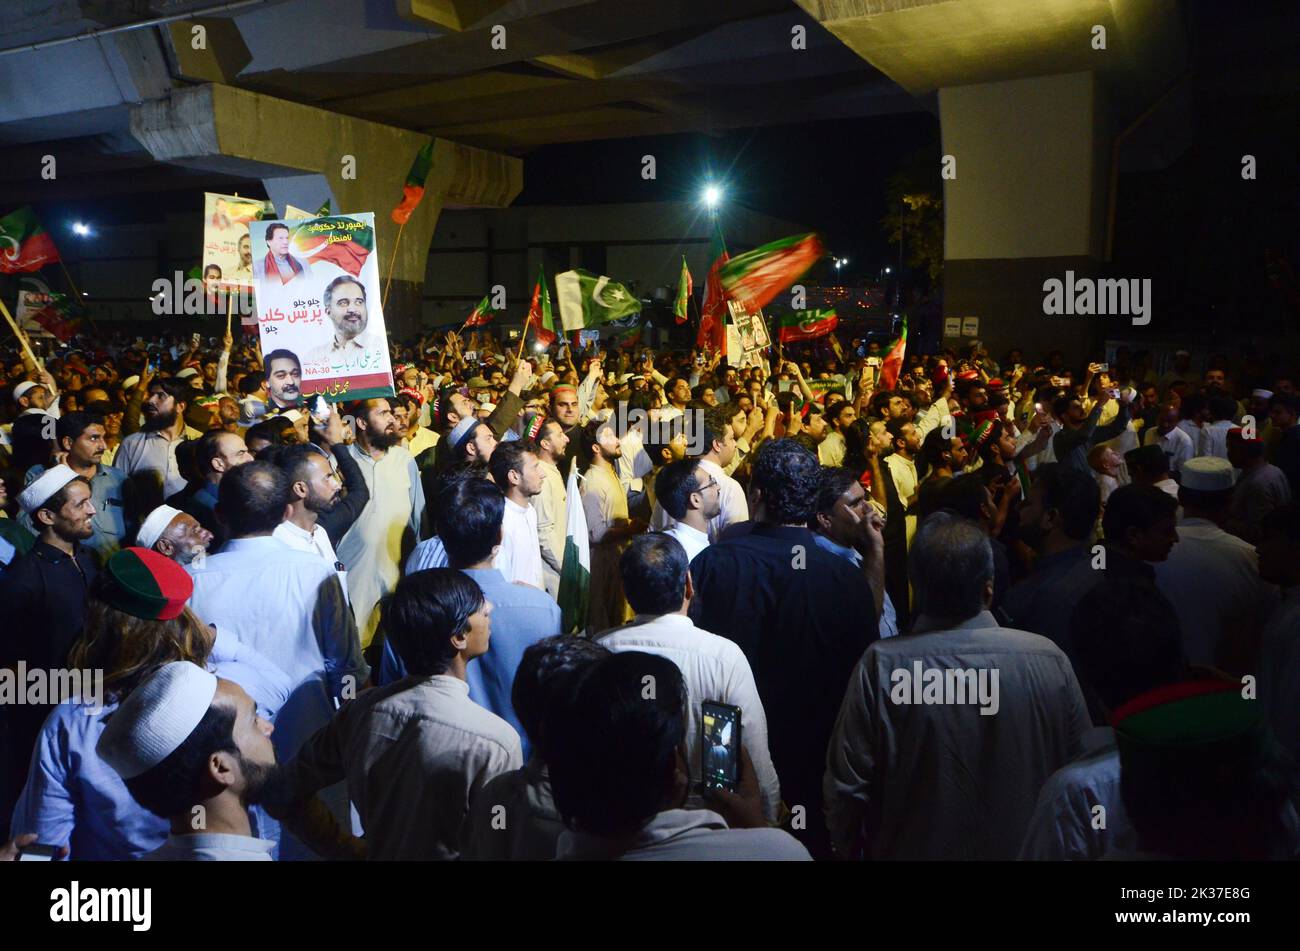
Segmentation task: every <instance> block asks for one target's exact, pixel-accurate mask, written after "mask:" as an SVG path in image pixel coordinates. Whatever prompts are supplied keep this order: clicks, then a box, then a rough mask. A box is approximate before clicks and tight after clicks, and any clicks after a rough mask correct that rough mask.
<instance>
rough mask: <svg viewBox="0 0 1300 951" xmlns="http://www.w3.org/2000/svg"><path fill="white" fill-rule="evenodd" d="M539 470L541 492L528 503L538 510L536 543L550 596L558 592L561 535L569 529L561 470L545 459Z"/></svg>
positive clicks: (562, 547) (561, 548)
mask: <svg viewBox="0 0 1300 951" xmlns="http://www.w3.org/2000/svg"><path fill="white" fill-rule="evenodd" d="M538 463H539V464H540V465H541V467H542V491H541V492H539V493H537V494H536V495H534V496H533V497H532V498H531V499H530V500H529V502H530V504H531V505H532V506H533V508H534V509H536V510H537V540H538V542H539V543H540V545H541V549H542V578H543V580H544V581H545V583H546V591H547V593H548V594H550V596H551V597H553V598H554V597H558V596H559V593H560V571H561V570H562V569H563V568H564V533H565V530H566V529H567V527H568V514H569V510H568V505H567V502H566V498H565V490H564V477H563V476H561V475H560V470H559V469H558V468H556V467H555V466H553V465H551V464H550V463H549V462H547V461H546V460H545V459H539V460H538Z"/></svg>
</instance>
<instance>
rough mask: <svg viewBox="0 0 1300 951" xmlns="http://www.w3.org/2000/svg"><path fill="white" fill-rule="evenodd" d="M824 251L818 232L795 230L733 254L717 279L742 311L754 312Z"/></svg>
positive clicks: (810, 265) (769, 300)
mask: <svg viewBox="0 0 1300 951" xmlns="http://www.w3.org/2000/svg"><path fill="white" fill-rule="evenodd" d="M825 253H826V249H825V248H824V247H823V246H822V242H821V239H820V238H818V237H817V235H815V234H811V233H810V234H797V235H793V236H792V237H789V238H782V239H781V240H779V241H773V242H771V243H770V244H765V245H763V246H762V247H761V248H755V249H754V250H753V251H746V252H745V253H744V254H738V255H736V256H735V257H734V258H732V259H731V260H729V261H727V262H726V264H724V265H723V266H722V268H721V269H720V271H719V272H718V279H719V281H720V282H721V283H722V289H723V291H724V292H725V293H726V296H727V297H729V298H730V299H731V300H734V301H736V302H737V303H739V304H740V305H741V306H742V307H743V308H744V310H745V313H747V314H756V313H758V311H759V310H760V309H762V308H763V307H766V306H767V305H768V304H770V303H771V302H772V299H773V298H774V297H776V295H777V294H779V293H781V292H782V291H783V290H785V289H786V288H787V287H789V286H790V285H791V284H793V283H794V282H795V281H797V280H799V278H800V277H802V276H803V273H804V272H805V271H807V270H808V268H810V267H812V266H813V264H814V262H816V260H817V259H818V258H820V257H821V256H822V255H823V254H825Z"/></svg>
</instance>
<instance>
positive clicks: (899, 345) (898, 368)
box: [876, 316, 907, 392]
mask: <svg viewBox="0 0 1300 951" xmlns="http://www.w3.org/2000/svg"><path fill="white" fill-rule="evenodd" d="M906 352H907V317H906V316H904V317H903V329H902V331H900V332H899V334H898V339H897V340H895V341H894V345H893V346H892V347H890V348H889V353H887V354H885V359H884V360H883V361H882V362H881V364H880V380H879V382H878V383H877V384H876V390H877V392H879V391H880V390H892V389H893V388H894V387H895V386H897V385H898V375H899V374H900V373H902V372H903V355H904V354H905V353H906Z"/></svg>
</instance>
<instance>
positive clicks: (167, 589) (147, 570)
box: [100, 548, 194, 621]
mask: <svg viewBox="0 0 1300 951" xmlns="http://www.w3.org/2000/svg"><path fill="white" fill-rule="evenodd" d="M104 575H105V582H106V583H105V585H104V587H103V588H102V589H101V594H100V596H101V597H102V598H103V600H105V601H107V602H108V603H109V604H111V605H112V606H113V607H115V608H117V609H118V610H119V611H121V612H123V613H124V614H130V615H132V616H133V617H138V618H144V619H145V620H146V621H170V620H172V619H173V618H176V617H179V616H180V614H181V612H182V611H183V610H185V603H186V602H187V601H189V599H190V595H191V594H193V593H194V579H193V578H191V577H190V576H189V573H188V572H186V570H185V569H184V568H182V567H181V566H180V565H178V564H177V563H176V562H174V561H172V560H171V559H170V558H168V557H166V556H165V555H160V554H158V552H156V551H150V550H149V549H147V548H123V549H122V550H121V551H119V552H117V553H115V554H114V555H113V556H112V557H111V558H109V559H108V562H107V563H106V564H105V565H104Z"/></svg>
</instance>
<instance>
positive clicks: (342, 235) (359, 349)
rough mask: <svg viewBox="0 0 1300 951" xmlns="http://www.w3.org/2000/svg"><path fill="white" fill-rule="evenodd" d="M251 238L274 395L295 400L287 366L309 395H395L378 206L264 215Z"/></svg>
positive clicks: (264, 350) (262, 333)
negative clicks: (298, 216)
mask: <svg viewBox="0 0 1300 951" xmlns="http://www.w3.org/2000/svg"><path fill="white" fill-rule="evenodd" d="M252 239H253V280H254V284H255V286H256V288H257V325H258V333H259V335H260V337H261V343H262V361H263V363H264V365H265V366H266V371H267V374H268V376H269V377H270V378H271V379H270V381H269V385H268V390H269V391H270V396H271V399H272V401H273V402H275V403H276V404H277V405H285V404H286V403H288V402H291V399H289V398H291V397H293V396H295V394H294V393H293V392H292V389H290V390H289V391H288V392H286V391H284V389H283V387H281V386H277V384H276V375H277V373H278V374H279V377H280V378H282V379H285V380H288V379H289V374H288V373H287V372H286V371H287V369H295V368H296V370H297V373H298V375H299V376H300V384H299V385H298V386H297V387H296V388H297V389H299V390H300V392H301V395H302V396H303V397H310V396H313V395H315V394H317V393H323V394H324V395H325V398H326V399H328V400H332V401H338V400H356V399H370V398H375V397H391V396H392V395H393V393H394V391H393V370H392V365H391V364H390V362H389V359H388V333H387V331H386V330H385V328H384V314H383V310H382V307H381V303H380V281H379V255H378V254H377V253H376V247H375V216H374V213H373V212H365V213H363V214H355V215H330V216H328V217H323V218H308V219H305V220H296V221H295V220H272V221H259V222H257V223H256V224H255V225H254V226H253V228H252ZM273 361H274V362H275V363H276V364H277V365H276V366H272V362H273Z"/></svg>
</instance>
